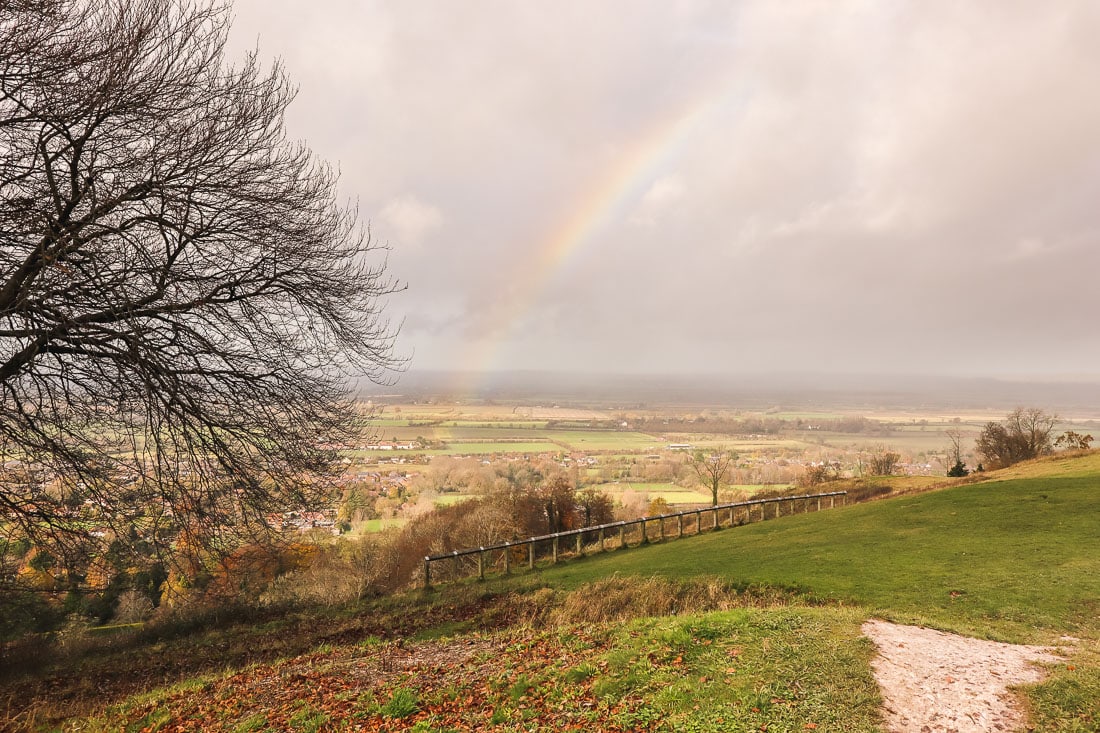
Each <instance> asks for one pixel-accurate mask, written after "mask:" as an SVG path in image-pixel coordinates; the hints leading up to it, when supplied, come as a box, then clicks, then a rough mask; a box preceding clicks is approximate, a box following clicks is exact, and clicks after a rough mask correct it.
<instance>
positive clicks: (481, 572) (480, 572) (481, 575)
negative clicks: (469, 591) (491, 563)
mask: <svg viewBox="0 0 1100 733" xmlns="http://www.w3.org/2000/svg"><path fill="white" fill-rule="evenodd" d="M477 579H478V580H485V548H484V547H482V548H481V552H479V553H477Z"/></svg>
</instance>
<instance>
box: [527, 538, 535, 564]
mask: <svg viewBox="0 0 1100 733" xmlns="http://www.w3.org/2000/svg"><path fill="white" fill-rule="evenodd" d="M527 569H528V570H534V569H535V543H534V542H528V543H527Z"/></svg>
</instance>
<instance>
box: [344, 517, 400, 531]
mask: <svg viewBox="0 0 1100 733" xmlns="http://www.w3.org/2000/svg"><path fill="white" fill-rule="evenodd" d="M407 521H408V520H407V519H365V520H363V521H362V522H354V523H353V524H352V526H351V533H352V534H371V533H373V532H381V531H382V530H384V529H398V528H400V527H404V526H405V523H406V522H407Z"/></svg>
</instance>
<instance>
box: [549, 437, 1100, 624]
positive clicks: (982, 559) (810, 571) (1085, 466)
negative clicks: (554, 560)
mask: <svg viewBox="0 0 1100 733" xmlns="http://www.w3.org/2000/svg"><path fill="white" fill-rule="evenodd" d="M1044 468H1045V469H1046V472H1047V474H1046V475H1045V476H1044V477H1043V478H1041V479H1039V480H1036V479H1028V478H1006V479H1004V480H996V481H990V482H987V483H980V484H972V485H966V486H959V487H955V488H952V489H949V490H943V491H937V492H931V493H926V494H920V495H914V496H907V497H901V498H897V499H894V500H891V501H885V502H874V503H869V504H863V505H859V506H853V507H847V508H844V509H842V510H839V511H830V512H822V513H820V514H807V515H799V516H795V517H788V518H784V519H783V520H782V521H778V522H765V523H762V524H752V525H748V526H745V527H740V528H737V529H736V530H733V531H723V532H718V533H714V534H706V535H703V536H701V537H698V538H694V539H691V540H690V541H688V542H676V543H669V544H667V545H657V546H652V547H649V548H645V549H643V550H640V551H636V552H630V553H622V554H615V555H608V556H602V557H601V556H597V557H593V558H591V559H588V560H586V561H583V562H578V563H572V564H563V565H559V566H557V567H555V568H552V569H549V570H546V571H545V572H544V573H543V579H544V580H545V582H548V583H551V584H554V585H562V586H565V587H577V586H578V585H580V584H582V583H586V582H590V581H592V580H595V579H597V578H600V577H604V576H607V575H610V574H612V573H619V574H636V575H654V574H657V575H664V576H668V577H673V578H685V577H693V576H716V577H720V578H725V579H729V580H733V581H736V582H744V583H760V584H770V585H776V586H781V587H801V588H806V589H809V590H811V591H812V592H813V593H814V594H816V595H818V596H820V597H823V598H831V599H836V600H840V601H844V602H849V603H858V604H861V605H865V606H868V607H869V608H871V609H877V610H878V611H879V612H880V613H882V614H884V615H887V616H890V617H893V618H896V619H901V620H906V621H915V622H923V623H928V624H932V625H936V626H938V627H940V628H947V629H957V630H961V631H966V632H970V633H977V634H980V635H985V636H991V637H995V638H1004V639H1008V640H1013V641H1021V640H1031V641H1036V640H1049V639H1050V637H1051V635H1052V634H1054V633H1055V632H1063V631H1068V632H1074V631H1080V630H1082V629H1084V628H1092V627H1093V626H1094V625H1095V624H1096V621H1095V618H1094V616H1095V612H1096V608H1097V606H1098V605H1100V601H1098V600H1097V599H1100V553H1097V552H1096V539H1097V527H1098V520H1097V517H1098V516H1100V486H1098V481H1097V476H1098V474H1100V457H1096V456H1094V457H1090V458H1089V459H1086V460H1085V461H1078V462H1077V463H1076V464H1074V465H1073V466H1072V467H1071V468H1070V469H1068V470H1066V471H1059V469H1058V466H1057V465H1056V464H1054V463H1048V464H1047V465H1046V466H1045V467H1044ZM1028 470H1035V469H1028Z"/></svg>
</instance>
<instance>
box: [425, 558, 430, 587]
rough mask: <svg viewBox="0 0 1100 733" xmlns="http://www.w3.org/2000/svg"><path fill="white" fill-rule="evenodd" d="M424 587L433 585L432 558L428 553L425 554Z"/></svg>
mask: <svg viewBox="0 0 1100 733" xmlns="http://www.w3.org/2000/svg"><path fill="white" fill-rule="evenodd" d="M424 587H425V588H431V587H432V559H431V558H430V557H428V556H427V555H425V556H424Z"/></svg>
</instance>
